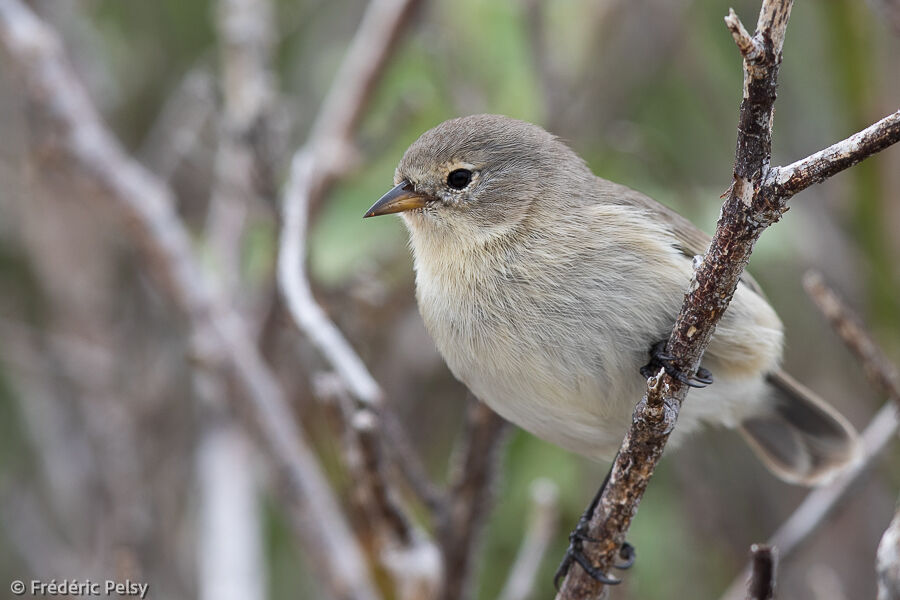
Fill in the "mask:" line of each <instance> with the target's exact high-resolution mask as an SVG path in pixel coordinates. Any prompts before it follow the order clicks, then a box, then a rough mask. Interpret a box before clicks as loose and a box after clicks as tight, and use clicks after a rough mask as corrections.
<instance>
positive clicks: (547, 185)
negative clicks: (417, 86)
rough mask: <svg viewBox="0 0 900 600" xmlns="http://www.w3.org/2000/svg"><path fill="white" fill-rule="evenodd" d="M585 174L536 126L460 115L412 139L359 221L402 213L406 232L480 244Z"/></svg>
mask: <svg viewBox="0 0 900 600" xmlns="http://www.w3.org/2000/svg"><path fill="white" fill-rule="evenodd" d="M586 177H590V171H589V170H588V169H587V167H586V166H585V165H584V163H583V161H582V160H581V159H580V158H578V156H577V155H576V154H575V153H574V152H572V151H571V150H570V149H569V148H568V147H567V146H566V145H565V144H564V143H562V142H561V141H559V140H558V139H557V138H556V137H554V136H553V135H551V134H549V133H547V132H546V131H544V130H543V129H541V128H540V127H538V126H537V125H532V124H530V123H525V122H523V121H518V120H516V119H511V118H509V117H504V116H499V115H473V116H469V117H461V118H458V119H451V120H449V121H445V122H443V123H441V124H440V125H438V126H437V127H435V128H434V129H431V130H429V131H426V132H425V133H423V134H422V136H421V137H419V139H418V140H416V141H415V142H413V144H412V145H411V146H410V147H409V149H408V150H407V151H406V153H405V154H404V155H403V158H402V159H401V161H400V164H399V166H398V167H397V170H396V173H395V174H394V183H395V187H394V188H393V189H391V190H390V191H389V192H388V193H386V194H385V195H384V196H382V197H381V199H380V200H378V202H376V203H375V204H374V205H373V206H372V207H371V208H370V209H369V210H368V212H366V215H365V216H366V217H374V216H377V215H386V214H391V213H403V216H404V220H405V221H406V223H407V225H408V226H409V228H410V229H411V230H413V231H417V230H418V231H420V232H422V233H425V232H432V233H438V232H443V233H446V234H450V235H454V236H457V237H458V236H465V237H467V238H473V239H476V240H479V239H480V240H483V239H486V238H492V237H495V236H497V235H502V234H503V233H505V232H509V231H511V230H512V229H514V228H515V227H516V225H518V224H519V223H521V222H522V221H523V219H524V218H525V216H526V215H527V214H528V212H529V210H530V209H531V207H532V205H533V204H534V203H535V202H537V201H540V200H541V199H547V198H565V197H566V195H567V194H571V193H573V192H574V190H571V189H567V187H571V186H573V185H578V184H580V183H581V182H582V181H584V180H585V178H586ZM544 201H546V200H544Z"/></svg>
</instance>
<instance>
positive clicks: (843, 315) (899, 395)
mask: <svg viewBox="0 0 900 600" xmlns="http://www.w3.org/2000/svg"><path fill="white" fill-rule="evenodd" d="M803 287H804V289H806V293H807V294H809V297H810V298H812V300H813V301H814V302H815V303H816V307H818V309H819V311H821V313H822V314H823V315H825V318H826V319H828V322H829V323H830V324H831V327H832V328H833V329H834V331H835V332H836V333H837V334H838V335H839V336H840V338H841V340H843V342H844V344H845V345H846V346H847V348H849V349H850V351H851V352H852V353H853V354H854V355H855V356H856V358H857V360H858V361H859V364H860V365H861V366H862V368H863V372H865V374H866V377H868V378H869V382H870V383H871V384H872V385H873V386H874V387H875V389H877V390H878V391H879V392H881V393H882V394H884V395H885V396H887V397H888V399H889V400H890V401H891V402H893V403H894V404H895V405H896V406H898V407H900V373H898V371H897V368H896V367H894V365H893V364H892V363H891V361H889V360H888V358H887V357H886V356H885V354H884V352H883V351H882V350H881V348H879V347H878V345H877V344H876V343H875V341H874V340H873V339H872V337H871V336H870V335H869V334H868V332H867V331H866V330H865V329H864V328H863V327H862V325H860V322H861V321H860V319H859V317H858V316H856V315H855V314H854V313H853V311H852V310H850V308H849V307H848V306H847V305H846V304H845V303H844V302H843V301H842V300H841V299H840V297H839V296H838V295H837V294H836V293H835V292H834V290H832V289H830V288H829V287H828V286H827V285H825V281H824V280H823V279H822V276H821V275H820V274H819V273H816V272H814V271H809V272H807V273H806V275H805V276H804V277H803Z"/></svg>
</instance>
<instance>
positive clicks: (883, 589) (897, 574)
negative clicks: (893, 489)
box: [875, 511, 900, 600]
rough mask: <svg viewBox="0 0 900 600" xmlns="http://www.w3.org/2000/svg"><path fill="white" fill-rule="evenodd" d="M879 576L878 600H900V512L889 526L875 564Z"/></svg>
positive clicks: (879, 545) (879, 546) (880, 544)
mask: <svg viewBox="0 0 900 600" xmlns="http://www.w3.org/2000/svg"><path fill="white" fill-rule="evenodd" d="M875 572H876V573H877V574H878V600H900V511H898V512H897V513H896V514H895V515H894V518H893V520H892V521H891V524H890V525H888V528H887V530H885V532H884V535H883V536H882V537H881V542H880V543H879V544H878V554H877V558H876V563H875Z"/></svg>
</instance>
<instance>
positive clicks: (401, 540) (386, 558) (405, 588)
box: [349, 408, 443, 600]
mask: <svg viewBox="0 0 900 600" xmlns="http://www.w3.org/2000/svg"><path fill="white" fill-rule="evenodd" d="M381 429H382V425H381V424H380V423H379V422H378V416H377V415H376V414H375V413H374V412H372V411H371V410H369V409H365V408H363V409H360V410H357V411H356V413H355V414H354V415H353V416H352V419H351V421H350V429H349V433H350V434H351V437H352V449H353V450H354V454H355V455H356V456H355V459H354V460H351V461H350V464H351V466H352V467H353V471H354V472H355V479H356V485H355V487H356V489H357V491H358V492H359V495H360V496H361V500H362V503H363V506H364V507H365V509H366V514H367V516H368V517H369V520H370V522H371V524H372V526H373V528H374V531H375V534H376V540H377V543H378V546H379V557H380V559H381V561H382V564H384V566H385V568H387V569H388V571H389V572H390V573H391V576H392V577H393V579H394V583H395V589H396V590H397V593H398V597H399V598H400V599H401V600H417V599H422V600H426V599H429V598H434V597H435V596H436V594H437V591H438V590H439V589H440V587H441V584H442V583H443V570H442V565H441V558H440V552H439V551H438V549H437V547H436V546H435V545H434V543H433V542H432V541H431V540H429V539H428V538H427V537H426V536H425V534H424V532H422V531H421V530H419V529H418V528H416V527H415V525H414V524H413V523H412V522H411V521H410V519H409V517H408V516H407V513H406V511H405V509H404V508H403V507H402V506H401V505H400V503H399V500H398V499H397V498H396V497H395V495H394V493H393V490H392V488H391V486H390V485H389V483H388V481H389V479H388V476H387V473H385V465H384V456H383V452H382V448H381V444H382V439H381Z"/></svg>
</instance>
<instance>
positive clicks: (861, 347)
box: [722, 272, 900, 600]
mask: <svg viewBox="0 0 900 600" xmlns="http://www.w3.org/2000/svg"><path fill="white" fill-rule="evenodd" d="M803 285H804V287H805V288H806V292H807V294H809V296H810V298H812V299H813V301H814V302H815V304H816V306H817V307H818V308H819V310H820V311H821V312H822V314H823V315H824V316H825V318H826V319H828V321H829V323H831V326H832V328H833V329H834V331H835V332H836V333H837V334H838V335H839V336H840V337H841V340H843V342H844V344H845V345H846V346H847V347H848V348H849V349H850V351H851V352H853V354H855V355H856V357H857V359H859V363H860V365H861V366H862V367H863V371H864V372H865V373H866V376H867V377H868V378H869V381H870V382H871V383H872V385H873V386H875V388H876V389H878V390H879V391H881V392H882V393H883V394H885V395H886V396H887V399H888V402H887V403H886V404H885V405H884V406H883V407H882V408H881V410H879V411H878V413H877V414H876V415H875V417H874V418H873V419H872V421H871V422H870V423H869V425H868V426H867V427H866V429H865V431H863V433H862V435H861V436H860V446H861V452H860V457H859V459H858V460H857V461H856V462H855V463H854V464H853V465H852V466H851V467H849V468H847V469H846V470H844V471H843V472H842V473H841V474H840V475H839V476H838V477H837V478H836V479H835V480H834V481H832V482H831V483H829V484H828V485H826V486H824V487H820V488H817V489H815V490H813V491H812V492H810V493H809V494H808V495H807V496H806V498H805V499H804V500H803V502H802V503H801V504H800V506H798V507H797V508H796V509H795V510H794V512H793V513H792V514H791V516H790V517H788V518H787V520H785V522H784V523H782V524H781V526H780V527H779V528H778V530H777V531H776V532H775V534H774V535H772V537H771V538H770V539H769V542H768V544H769V545H770V546H775V547H777V548H778V552H779V555H780V556H781V560H782V561H783V560H785V559H787V558H788V557H789V556H791V555H792V554H793V553H794V551H795V550H796V549H797V548H799V547H800V546H801V545H802V544H803V542H805V541H806V540H807V539H808V538H809V537H810V536H811V535H812V533H813V532H814V531H816V530H817V529H818V528H819V526H820V525H821V524H822V523H823V522H824V521H825V520H826V519H827V518H828V516H829V515H831V514H832V513H833V512H834V510H835V508H837V506H838V505H839V504H840V503H841V502H842V501H843V500H846V499H847V498H848V492H849V491H850V490H851V489H853V488H854V485H855V484H856V483H857V482H858V481H859V480H860V478H861V477H862V476H863V475H864V474H865V473H867V472H868V470H869V468H871V466H872V465H873V463H874V462H875V460H876V459H877V458H878V457H879V456H880V455H881V453H882V452H883V451H884V449H885V448H886V447H887V446H888V444H889V443H890V442H891V441H892V440H894V439H895V437H896V434H897V429H898V427H900V417H898V407H900V377H898V374H897V370H896V369H895V368H894V366H893V365H892V364H891V363H890V362H889V361H888V360H887V358H886V357H885V356H884V353H883V352H882V351H881V349H880V348H879V347H878V346H877V344H875V342H874V341H873V340H872V338H871V336H869V334H868V333H867V332H866V331H865V329H863V327H862V325H860V320H859V318H858V317H857V316H856V315H855V314H853V312H852V311H851V310H850V308H849V307H847V306H846V305H845V304H844V302H843V301H842V300H841V299H840V298H839V297H838V295H837V294H836V293H835V292H834V291H833V290H831V289H830V288H829V287H828V286H827V285H825V282H824V281H823V280H822V277H821V276H820V275H819V274H818V273H812V272H810V273H807V275H806V276H805V277H804V280H803ZM748 573H749V567H747V568H745V569H744V571H743V573H742V574H741V575H738V576H737V577H736V578H735V579H734V581H732V583H731V585H730V586H729V588H728V590H727V591H726V592H725V593H724V594H723V595H722V600H740V598H742V597H743V582H744V581H745V580H746V578H747V574H748Z"/></svg>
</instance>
